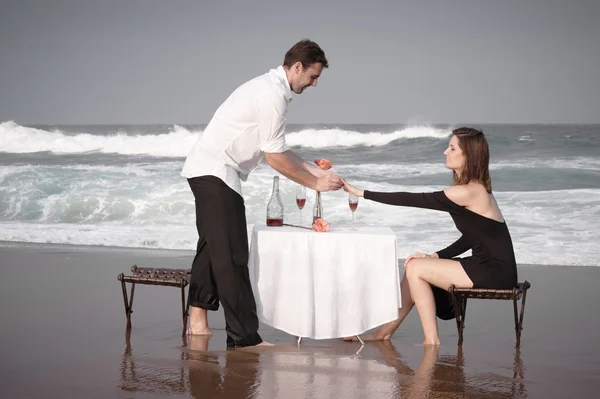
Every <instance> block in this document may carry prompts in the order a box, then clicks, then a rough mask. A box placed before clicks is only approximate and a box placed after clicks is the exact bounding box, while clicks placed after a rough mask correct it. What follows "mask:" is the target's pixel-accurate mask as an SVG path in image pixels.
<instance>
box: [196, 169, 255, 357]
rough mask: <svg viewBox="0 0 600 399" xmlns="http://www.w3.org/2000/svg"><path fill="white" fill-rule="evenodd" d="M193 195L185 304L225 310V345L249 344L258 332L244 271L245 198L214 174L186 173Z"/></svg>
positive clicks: (246, 249)
mask: <svg viewBox="0 0 600 399" xmlns="http://www.w3.org/2000/svg"><path fill="white" fill-rule="evenodd" d="M188 182H189V184H190V188H191V189H192V192H193V193H194V197H195V199H196V227H197V229H198V236H199V239H198V247H197V249H196V257H195V258H194V262H193V264H192V277H191V281H190V288H189V289H190V305H191V306H196V307H199V308H203V309H207V310H217V309H218V308H219V302H220V303H221V305H223V311H224V313H225V331H226V332H227V346H228V347H238V346H252V345H256V344H259V343H261V342H262V338H261V337H260V335H258V317H257V316H256V302H255V301H254V294H253V293H252V287H251V285H250V276H249V274H248V231H247V228H246V207H245V206H244V199H243V198H242V197H241V196H240V195H239V194H238V193H236V192H235V191H234V190H232V189H231V188H230V187H229V186H228V185H227V184H225V182H223V181H222V180H221V179H219V178H218V177H215V176H200V177H194V178H192V179H188Z"/></svg>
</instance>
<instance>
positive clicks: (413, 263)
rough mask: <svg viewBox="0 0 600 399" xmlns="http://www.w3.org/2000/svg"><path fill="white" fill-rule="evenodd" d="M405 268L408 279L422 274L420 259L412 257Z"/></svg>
mask: <svg viewBox="0 0 600 399" xmlns="http://www.w3.org/2000/svg"><path fill="white" fill-rule="evenodd" d="M404 270H405V273H406V278H407V279H408V280H411V279H414V278H418V277H419V274H420V268H419V259H411V260H410V262H408V263H407V264H406V266H404Z"/></svg>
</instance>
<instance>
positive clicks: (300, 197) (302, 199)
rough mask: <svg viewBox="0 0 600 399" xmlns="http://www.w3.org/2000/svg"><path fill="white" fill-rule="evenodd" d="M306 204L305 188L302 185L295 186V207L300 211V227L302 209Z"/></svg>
mask: <svg viewBox="0 0 600 399" xmlns="http://www.w3.org/2000/svg"><path fill="white" fill-rule="evenodd" d="M304 204H306V187H304V186H303V185H301V184H300V185H298V186H296V205H297V206H298V209H300V225H302V208H304Z"/></svg>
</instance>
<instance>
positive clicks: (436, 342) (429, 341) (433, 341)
mask: <svg viewBox="0 0 600 399" xmlns="http://www.w3.org/2000/svg"><path fill="white" fill-rule="evenodd" d="M423 345H425V346H440V340H439V339H426V340H425V341H423Z"/></svg>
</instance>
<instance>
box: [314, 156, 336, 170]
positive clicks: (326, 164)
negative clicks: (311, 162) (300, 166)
mask: <svg viewBox="0 0 600 399" xmlns="http://www.w3.org/2000/svg"><path fill="white" fill-rule="evenodd" d="M315 163H316V164H317V166H318V167H319V168H321V169H323V170H329V169H331V167H332V166H333V164H332V163H331V161H329V159H325V158H320V159H315Z"/></svg>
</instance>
